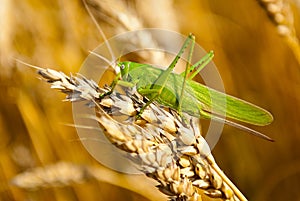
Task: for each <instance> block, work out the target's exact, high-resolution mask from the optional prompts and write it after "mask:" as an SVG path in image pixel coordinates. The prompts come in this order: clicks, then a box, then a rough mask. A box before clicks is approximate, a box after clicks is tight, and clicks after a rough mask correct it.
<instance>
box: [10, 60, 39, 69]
mask: <svg viewBox="0 0 300 201" xmlns="http://www.w3.org/2000/svg"><path fill="white" fill-rule="evenodd" d="M15 61H16V62H17V63H20V64H24V65H25V66H29V67H31V68H34V69H37V70H45V69H44V68H41V67H39V66H35V65H32V64H30V63H26V62H24V61H21V60H20V59H16V58H15Z"/></svg>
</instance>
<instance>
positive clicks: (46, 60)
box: [0, 0, 300, 201]
mask: <svg viewBox="0 0 300 201" xmlns="http://www.w3.org/2000/svg"><path fill="white" fill-rule="evenodd" d="M87 3H88V6H89V8H90V9H91V11H92V14H93V16H95V18H96V20H97V22H98V24H99V25H100V26H101V28H102V29H103V31H104V33H105V34H106V36H107V37H108V38H110V37H112V36H114V35H116V34H119V33H123V32H125V31H132V30H136V29H142V28H162V29H168V30H172V31H176V32H179V33H181V34H184V35H188V33H190V32H191V33H194V34H195V36H196V41H197V43H198V44H200V45H201V46H202V47H203V48H204V49H205V50H206V51H209V50H214V52H215V58H214V63H215V65H216V66H217V68H218V70H219V72H220V75H221V76H222V79H223V81H224V86H225V89H226V92H227V93H228V94H231V95H234V96H237V97H239V98H242V99H245V100H247V101H249V102H252V103H254V104H256V105H259V106H261V107H263V108H265V109H267V110H268V111H270V112H271V113H272V114H273V116H274V122H273V123H272V124H270V125H268V126H265V127H251V128H254V129H257V130H259V131H261V132H262V133H264V134H267V135H268V136H270V137H272V138H273V139H275V142H273V143H272V142H267V141H264V140H261V139H259V138H256V137H253V136H250V135H248V134H245V132H243V131H240V130H237V129H234V128H231V127H228V126H226V127H225V128H224V132H223V134H222V137H221V139H220V141H219V143H218V144H217V146H216V147H215V149H214V150H213V154H214V156H215V159H216V161H217V162H218V164H219V166H220V167H221V168H222V170H223V171H224V172H225V174H226V175H227V176H228V177H229V178H230V179H231V180H232V181H233V182H234V183H235V184H236V185H237V187H238V188H239V189H240V190H241V191H242V192H243V193H244V195H245V196H246V197H247V198H248V199H249V200H255V201H264V200H273V201H277V200H278V201H279V200H300V192H299V188H300V149H299V144H300V123H299V119H298V118H299V114H300V95H299V92H300V46H299V41H298V39H297V38H298V35H297V33H299V31H300V24H299V19H300V18H299V13H300V12H299V11H300V3H299V2H298V1H297V0H293V1H292V0H291V1H287V0H286V1H284V0H282V1H280V0H264V1H263V0H260V1H255V0H244V1H234V0H227V1H220V0H219V1H216V0H213V1H212V0H201V1H197V0H191V1H183V0H164V1H153V0H145V1H138V0H128V1H117V0H111V1H109V0H108V1H101V0H87ZM121 16H122V17H121ZM0 25H1V30H0V54H1V55H0V56H1V71H0V90H1V91H0V92H1V93H0V104H1V107H0V200H3V201H8V200H18V201H19V200H24V201H25V200H45V201H46V200H64V201H65V200H69V201H73V200H74V201H75V200H76V201H79V200H98V201H100V200H126V201H130V200H145V201H146V200H156V201H158V200H166V198H165V196H163V195H162V194H161V193H159V191H158V190H157V189H156V188H155V185H156V183H155V182H154V181H152V180H151V179H149V178H146V177H145V176H142V175H135V176H132V175H125V174H121V173H117V172H115V171H113V170H110V169H108V168H106V167H105V166H102V165H101V164H100V163H99V162H97V161H96V160H95V159H94V158H92V157H91V156H90V155H89V153H88V152H87V151H86V150H85V148H84V147H83V146H82V144H81V142H80V140H79V138H78V136H77V133H76V130H75V128H73V127H70V126H66V124H72V123H73V122H72V108H71V104H70V103H68V102H62V100H63V99H64V95H63V94H61V93H59V92H57V91H55V90H51V89H50V88H49V85H48V84H47V83H45V82H42V81H40V80H39V79H37V77H38V75H37V74H36V72H35V71H34V70H33V69H31V68H28V67H26V66H24V65H20V64H17V63H16V60H15V58H17V59H20V60H22V61H25V62H28V63H30V64H34V65H37V66H41V67H48V68H53V69H56V70H60V71H63V72H65V73H66V74H68V73H73V74H75V73H76V72H78V70H79V68H80V66H81V65H82V63H83V61H84V59H85V58H86V56H87V55H88V54H89V50H93V49H94V48H95V47H97V46H98V45H99V44H100V43H102V42H103V38H102V37H101V35H100V34H99V32H98V30H97V28H96V25H95V23H93V21H92V19H91V16H90V15H88V12H87V10H86V8H85V7H84V4H83V2H82V1H81V0H74V1H64V0H47V1H38V0H23V1H17V0H0ZM125 25H126V26H125ZM24 172H28V174H27V177H24V178H23V179H20V180H16V178H17V177H16V176H17V175H24ZM29 173H30V174H29ZM207 200H209V199H207Z"/></svg>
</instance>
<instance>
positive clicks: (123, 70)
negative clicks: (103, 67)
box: [117, 61, 131, 80]
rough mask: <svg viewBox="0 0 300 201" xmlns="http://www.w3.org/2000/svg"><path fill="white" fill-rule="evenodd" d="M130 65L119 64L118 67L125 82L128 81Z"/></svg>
mask: <svg viewBox="0 0 300 201" xmlns="http://www.w3.org/2000/svg"><path fill="white" fill-rule="evenodd" d="M130 63H131V62H129V61H125V62H119V63H118V64H117V66H118V67H119V68H120V73H121V77H122V79H124V80H127V77H128V73H129V69H130Z"/></svg>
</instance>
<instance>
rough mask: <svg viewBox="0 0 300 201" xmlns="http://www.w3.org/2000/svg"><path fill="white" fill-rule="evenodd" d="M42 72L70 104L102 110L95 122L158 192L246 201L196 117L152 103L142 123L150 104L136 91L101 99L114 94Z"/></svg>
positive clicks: (77, 78) (178, 196)
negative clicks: (216, 157) (86, 104)
mask: <svg viewBox="0 0 300 201" xmlns="http://www.w3.org/2000/svg"><path fill="white" fill-rule="evenodd" d="M38 72H39V74H40V75H41V76H42V77H43V78H44V79H46V81H47V82H49V83H51V88H56V89H59V90H61V91H62V92H63V93H65V94H67V97H66V100H68V101H71V102H74V101H81V100H86V101H89V103H90V104H89V105H94V106H96V108H97V116H95V117H90V118H93V119H95V120H96V121H97V122H98V123H99V125H100V126H101V127H102V128H103V129H104V134H105V135H106V137H107V138H108V139H109V140H110V141H111V143H112V144H114V145H115V146H116V147H118V148H119V149H121V150H123V151H125V152H127V155H128V157H129V158H130V159H131V160H132V161H133V162H134V163H135V164H137V165H138V167H139V169H140V170H141V171H142V172H144V173H145V174H146V175H147V176H148V177H151V178H153V179H155V180H156V181H158V182H159V185H158V186H157V187H158V189H159V190H160V191H161V192H162V193H164V194H166V195H168V196H169V198H170V200H202V197H204V196H203V195H202V196H201V195H200V194H201V192H204V194H205V195H207V196H209V197H210V198H221V199H223V200H246V198H245V197H244V196H243V194H242V193H241V192H240V191H239V190H238V189H237V188H236V187H235V186H234V185H233V184H232V182H231V181H230V180H229V179H228V178H227V177H226V175H225V174H224V173H223V172H222V171H221V170H220V168H219V167H218V165H217V164H216V162H215V160H214V158H213V156H212V155H211V154H210V153H209V152H208V150H209V148H208V145H207V144H206V142H205V139H204V138H203V137H202V136H201V134H200V132H199V127H198V124H197V123H196V120H195V118H192V117H190V116H185V119H186V120H187V121H186V120H183V119H182V118H181V117H180V116H179V115H178V114H177V113H176V111H173V110H170V109H168V108H162V107H161V106H159V105H156V104H150V106H149V107H148V108H147V109H146V110H145V111H144V112H143V113H142V115H141V118H140V119H137V118H136V113H137V112H138V111H139V110H140V109H141V107H142V106H143V105H144V104H145V103H144V98H143V97H141V96H140V95H139V94H137V93H136V92H135V91H134V90H132V89H128V88H125V89H124V90H125V93H120V92H118V91H113V92H112V93H111V94H110V95H107V96H105V97H104V98H103V99H100V98H99V97H100V94H103V93H106V92H108V91H109V90H110V89H109V88H104V89H102V88H99V87H98V86H97V84H96V83H95V82H94V81H92V80H88V79H86V78H85V77H83V76H71V77H69V76H66V75H65V74H64V73H62V72H58V71H55V70H52V69H42V68H39V71H38ZM119 115H123V116H126V117H127V123H126V124H125V123H124V122H118V121H116V120H115V119H114V118H113V117H117V116H119ZM128 122H129V123H128ZM186 122H188V123H186ZM95 177H96V176H95Z"/></svg>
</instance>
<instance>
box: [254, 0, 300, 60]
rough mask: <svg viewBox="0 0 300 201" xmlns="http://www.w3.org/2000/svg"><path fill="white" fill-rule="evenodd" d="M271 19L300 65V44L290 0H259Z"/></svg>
mask: <svg viewBox="0 0 300 201" xmlns="http://www.w3.org/2000/svg"><path fill="white" fill-rule="evenodd" d="M258 2H259V3H260V4H261V5H262V7H263V8H264V10H265V11H266V13H267V14H268V16H269V18H270V19H271V20H272V22H273V23H274V24H275V26H276V29H277V33H278V34H279V35H280V36H282V37H283V38H284V39H285V41H286V43H287V45H288V46H289V47H290V48H291V50H292V51H293V53H294V55H295V57H296V59H297V61H298V63H299V64H300V44H299V38H298V36H297V33H296V28H295V23H294V12H293V10H292V8H291V5H290V1H288V0H259V1H258Z"/></svg>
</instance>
